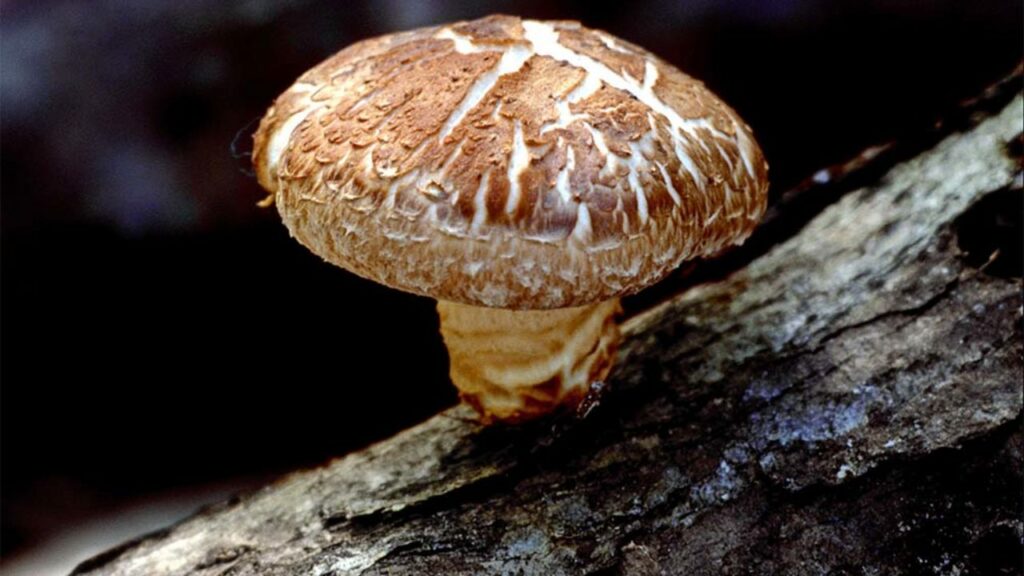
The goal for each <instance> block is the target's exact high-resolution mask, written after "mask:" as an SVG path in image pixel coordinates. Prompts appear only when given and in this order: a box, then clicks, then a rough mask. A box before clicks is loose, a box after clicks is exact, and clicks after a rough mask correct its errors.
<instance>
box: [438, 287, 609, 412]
mask: <svg viewBox="0 0 1024 576" xmlns="http://www.w3.org/2000/svg"><path fill="white" fill-rule="evenodd" d="M621 310H622V308H621V307H620V306H619V299H618V298H613V299H611V300H607V301H605V302H599V303H597V304H593V305H590V306H581V307H578V308H560V309H556V310H521V311H519V310H503V309H500V308H484V307H480V306H469V305H466V304H457V303H454V302H446V301H444V300H441V301H438V303H437V311H438V313H439V314H440V316H441V335H442V336H443V337H444V341H445V344H446V345H447V346H448V355H449V357H450V358H451V379H452V382H453V383H454V384H455V386H456V387H458V389H459V394H460V396H461V397H462V399H463V400H465V401H466V402H467V403H469V404H471V405H472V406H473V407H474V408H476V410H477V411H478V412H479V413H480V415H481V417H482V418H483V419H484V420H485V421H490V420H506V421H516V420H526V419H530V418H534V417H537V416H541V415H543V414H547V413H549V412H552V411H553V410H555V409H557V408H558V407H560V406H565V407H568V408H574V407H576V406H578V405H579V403H580V402H581V401H582V400H583V399H584V398H586V397H587V394H588V393H589V392H590V390H591V387H592V385H593V384H594V383H596V382H600V381H603V380H604V378H605V376H607V375H608V371H609V370H610V369H611V367H612V362H613V361H614V355H615V350H616V348H617V345H618V340H619V328H618V325H617V324H616V322H615V317H616V315H617V314H618V313H619V312H621Z"/></svg>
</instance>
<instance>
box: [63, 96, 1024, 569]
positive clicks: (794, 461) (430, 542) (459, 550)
mask: <svg viewBox="0 0 1024 576" xmlns="http://www.w3.org/2000/svg"><path fill="white" fill-rule="evenodd" d="M1018 79H1019V78H1018ZM1017 90H1018V88H1017V87H1016V86H1014V88H1013V92H1011V94H1012V101H1010V102H1009V104H1008V105H1006V102H1007V101H1008V100H1009V99H1010V98H1009V97H1007V98H1004V99H1003V101H1002V103H1001V105H1000V107H997V108H996V109H995V110H990V111H989V112H988V113H986V114H984V118H974V120H973V121H972V122H971V124H970V125H969V126H962V127H956V128H962V130H961V131H957V132H952V128H950V129H949V130H947V131H946V133H945V134H944V136H943V137H942V138H938V137H936V138H935V141H934V142H932V143H930V144H929V145H928V146H927V149H926V150H922V151H918V152H920V153H916V154H914V155H911V157H909V159H907V160H906V161H904V162H901V163H899V164H897V165H895V166H892V168H891V169H890V170H888V171H885V172H880V173H878V174H876V175H875V176H873V177H871V178H870V179H869V181H868V182H865V183H863V184H865V185H864V186H862V187H860V188H858V189H856V190H853V191H851V192H849V193H846V194H843V195H841V197H838V199H836V201H834V202H832V203H831V204H830V205H829V206H827V207H826V208H825V209H824V210H822V211H821V212H820V213H818V214H817V215H816V216H815V217H814V218H813V219H810V220H809V221H808V222H807V223H806V225H805V226H803V227H802V229H800V230H799V231H796V230H794V231H792V232H791V236H790V237H789V238H788V239H785V240H783V241H781V242H779V243H777V244H775V245H774V246H773V247H771V248H770V249H768V250H764V251H763V252H764V253H763V254H759V255H757V257H756V258H753V259H752V260H751V261H749V262H748V263H746V264H745V265H744V266H742V267H741V268H739V269H738V270H736V271H735V272H734V273H732V274H731V275H728V276H727V277H725V278H724V279H719V280H716V281H712V282H706V283H703V284H699V285H697V286H694V287H692V288H691V289H689V290H687V291H685V292H682V293H680V294H675V295H673V296H672V297H671V298H669V299H668V300H667V301H665V302H663V303H661V304H660V305H658V306H655V307H654V308H652V309H649V310H647V311H645V312H643V313H641V314H639V315H637V316H635V317H633V318H631V319H629V320H628V321H627V322H626V323H625V325H624V333H625V342H624V345H623V347H622V350H621V356H620V360H619V363H618V367H617V368H616V370H615V371H614V373H613V375H612V377H611V378H610V380H609V382H608V385H607V392H606V394H605V396H604V397H603V400H602V402H601V404H600V405H599V406H598V407H597V408H595V409H594V410H593V411H592V412H591V413H590V414H589V415H588V416H587V417H586V418H585V419H582V420H578V421H575V420H574V421H570V420H568V419H563V420H560V421H557V422H554V423H552V422H542V423H534V424H531V425H527V426H523V427H517V428H503V427H492V428H482V427H480V426H479V425H477V424H475V423H474V422H473V421H472V420H471V414H470V413H468V411H467V409H465V408H463V407H458V408H453V409H451V410H448V411H446V412H444V413H442V414H439V415H437V416H435V417H434V418H432V419H430V420H428V421H426V422H424V423H423V424H421V425H419V426H416V427H415V428H412V429H409V430H406V431H404V432H402V433H400V434H398V435H397V436H395V437H394V438H391V439H389V440H387V441H384V442H381V443H379V444H377V445H375V446H372V447H370V448H368V449H366V450H363V451H361V452H358V453H355V454H351V455H348V456H346V457H344V458H341V459H339V460H337V461H334V462H332V463H330V464H329V465H326V466H324V467H321V468H318V469H315V470H308V471H303V472H297V473H295V474H293V475H291V476H288V477H286V478H284V479H282V480H280V481H279V482H277V483H275V484H273V485H271V486H267V487H266V488H263V489H262V490H259V491H257V492H255V493H252V494H249V495H245V496H242V497H239V498H236V499H234V500H232V501H230V502H226V503H223V504H221V505H218V506H215V507H212V508H210V509H206V510H203V511H201V512H199V513H198V514H196V515H195V516H193V517H192V518H190V519H188V520H185V521H183V522H181V523H180V524H178V525H176V526H173V527H171V528H169V529H167V530H164V531H162V532H159V533H156V534H152V535H149V536H146V537H144V538H141V539H140V540H137V541H135V542H131V543H128V544H126V545H124V546H122V547H120V548H118V549H115V550H112V551H110V552H108V553H106V554H104V555H101V556H99V557H97V558H94V559H92V560H90V561H88V562H86V563H85V564H83V565H82V566H80V567H79V569H78V570H77V573H79V574H109V575H114V574H146V575H154V576H156V575H165V574H167V575H170V574H201V575H210V576H212V575H228V574H232V575H242V574H268V575H269V574H316V575H324V574H337V575H341V574H365V575H375V574H481V573H495V574H545V575H554V574H584V573H594V574H620V573H621V574H638V575H640V574H642V575H652V574H719V573H725V574H906V573H938V574H967V573H978V574H980V573H1000V571H1004V572H1007V573H1017V572H1019V571H1020V569H1021V568H1020V553H1021V542H1022V536H1024V526H1022V521H1021V513H1020V512H1021V507H1022V496H1021V491H1020V487H1021V482H1022V476H1021V455H1022V450H1024V444H1022V436H1021V430H1020V423H1021V420H1020V413H1021V407H1022V371H1024V361H1022V354H1024V350H1022V328H1021V323H1022V298H1021V290H1022V284H1021V279H1020V278H1019V277H1018V276H1017V275H1018V274H1019V272H1018V271H1016V270H1017V269H1016V268H1014V266H1015V263H1013V262H1009V263H1007V262H1006V261H1005V257H1006V254H1005V252H1006V250H1005V247H1004V249H1003V250H1002V251H1000V249H999V247H998V246H995V247H993V246H990V245H989V244H986V242H987V241H988V240H990V236H991V235H993V234H994V233H995V232H994V230H995V228H996V226H997V225H996V224H993V222H996V220H997V219H998V218H999V217H1000V215H1001V214H1002V215H1003V216H1005V214H1006V212H1005V211H1006V210H1017V209H1019V208H1018V206H1019V205H1020V204H1019V202H1020V197H1021V190H1020V186H1021V181H1020V178H1021V176H1020V174H1021V172H1020V170H1021V168H1020V163H1019V158H1017V157H1015V156H1016V155H1019V145H1020V138H1021V126H1022V121H1024V120H1022V99H1021V97H1020V96H1019V95H1017V94H1016V91H1017ZM859 170H862V167H860V166H855V167H853V169H852V171H853V172H857V171H859ZM830 185H831V184H824V185H821V186H810V187H808V188H807V189H805V190H804V191H803V193H804V194H812V195H813V194H814V193H815V191H817V190H821V191H822V193H823V194H824V193H825V192H826V191H828V190H831V189H830V188H828V186H830ZM837 196H838V194H837ZM979 251H982V253H979ZM1001 258H1002V260H1001ZM1018 264H1019V263H1018ZM1007 270H1009V271H1010V272H1007Z"/></svg>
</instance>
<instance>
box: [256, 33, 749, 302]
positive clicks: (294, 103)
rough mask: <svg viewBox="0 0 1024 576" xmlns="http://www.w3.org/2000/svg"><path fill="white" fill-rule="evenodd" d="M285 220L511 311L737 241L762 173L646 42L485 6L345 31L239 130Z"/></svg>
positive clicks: (570, 296) (355, 255)
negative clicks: (250, 125) (385, 29)
mask: <svg viewBox="0 0 1024 576" xmlns="http://www.w3.org/2000/svg"><path fill="white" fill-rule="evenodd" d="M253 159H254V164H255V166H256V171H257V175H258V178H259V181H260V183H261V184H262V185H263V186H264V187H265V188H267V190H269V191H270V192H271V194H272V195H273V198H274V201H275V203H276V205H277V208H278V210H279V211H280V214H281V217H282V219H283V220H284V222H285V224H286V225H287V227H288V229H289V230H290V231H291V233H292V235H293V236H295V237H296V238H297V239H298V240H299V241H300V242H301V243H302V244H304V245H305V246H307V247H308V248H309V249H310V250H312V251H313V252H315V253H316V254H318V255H320V256H321V257H322V258H324V259H326V260H328V261H330V262H332V263H334V264H336V265H338V266H341V267H343V268H346V269H348V270H351V271H352V272H354V273H356V274H359V275H361V276H364V277H366V278H369V279H372V280H375V281H377V282H380V283H382V284H386V285H388V286H391V287H394V288H397V289H400V290H405V291H409V292H415V293H418V294H423V295H427V296H431V297H434V298H439V299H444V300H450V301H454V302H461V303H465V304H472V305H478V306H488V307H502V308H514V309H540V308H561V307H567V306H580V305H583V304H589V303H593V302H597V301H601V300H605V299H607V298H611V297H614V296H620V295H623V294H629V293H632V292H636V291H638V290H640V289H641V288H644V287H645V286H648V285H649V284H652V283H654V282H656V281H658V280H659V279H661V278H662V277H663V276H665V275H666V274H668V273H669V272H670V271H671V270H672V269H674V268H675V267H677V266H678V265H679V263H680V262H682V261H684V260H687V259H691V258H696V257H701V256H708V255H712V254H714V253H715V252H717V251H719V250H721V249H722V248H724V247H726V246H728V245H731V244H736V243H739V242H742V240H743V239H744V238H746V237H747V235H749V233H750V231H751V230H752V229H753V228H754V226H755V224H756V223H757V222H758V221H759V220H760V218H761V216H762V215H763V213H764V209H765V203H766V194H767V188H768V182H767V170H768V166H767V164H766V162H765V160H764V157H763V155H762V154H761V151H760V149H759V148H758V146H757V144H756V142H755V141H754V139H753V137H752V135H751V133H750V129H749V127H747V126H746V125H745V124H744V123H743V121H742V120H741V119H740V118H739V117H738V116H737V115H736V113H735V112H733V111H732V110H731V109H730V108H729V107H728V106H726V105H725V104H724V103H723V102H722V101H721V100H719V99H718V98H717V97H716V96H715V95H714V94H712V93H711V92H710V91H709V90H707V89H706V88H705V87H704V85H703V84H702V83H700V82H699V81H696V80H694V79H693V78H690V77H689V76H687V75H685V74H683V73H682V72H680V71H679V70H677V69H676V68H674V67H673V66H671V65H670V64H667V63H665V62H664V61H662V60H660V59H659V58H657V57H656V56H654V55H652V54H650V53H649V52H647V51H645V50H643V49H642V48H640V47H638V46H635V45H633V44H630V43H628V42H626V41H623V40H620V39H618V38H615V37H613V36H611V35H609V34H607V33H605V32H601V31H597V30H591V29H588V28H585V27H583V26H581V25H580V24H579V23H577V22H564V21H551V22H545V21H531V20H520V19H519V18H516V17H510V16H490V17H487V18H483V19H480V20H474V21H471V22H461V23H457V24H451V25H447V26H439V27H432V28H423V29H419V30H413V31H411V32H403V33H398V34H391V35H387V36H382V37H379V38H373V39H370V40H365V41H362V42H358V43H356V44H353V45H351V46H349V47H348V48H345V49H344V50H342V51H341V52H339V53H337V54H335V55H334V56H332V57H331V58H329V59H328V60H326V61H325V62H323V63H321V64H320V65H318V66H316V67H315V68H313V69H312V70H310V71H309V72H307V73H305V74H304V75H303V76H302V77H301V78H299V79H298V81H296V82H295V84H294V85H292V86H291V87H290V88H289V89H288V90H287V91H286V92H285V93H284V94H282V95H281V96H280V97H279V98H278V99H277V101H276V102H275V103H274V105H273V107H271V108H270V110H269V111H268V112H267V115H266V116H265V117H264V118H263V121H262V122H261V123H260V127H259V129H258V131H257V132H256V135H255V146H254V154H253Z"/></svg>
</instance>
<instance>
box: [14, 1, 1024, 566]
mask: <svg viewBox="0 0 1024 576" xmlns="http://www.w3.org/2000/svg"><path fill="white" fill-rule="evenodd" d="M0 11H2V20H0V26H2V28H0V42H2V45H0V57H2V67H0V112H2V140H0V144H2V154H0V163H2V165H0V177H2V217H3V221H2V260H0V261H2V290H0V294H2V303H0V305H2V333H0V342H2V358H0V369H2V373H0V378H2V402H0V406H2V415H0V423H2V459H3V460H2V501H0V506H2V534H0V545H2V549H0V552H2V554H3V555H4V556H6V557H10V556H11V554H13V553H16V552H20V551H24V550H27V549H29V548H30V547H31V546H33V545H38V544H40V543H43V542H45V541H46V540H47V539H48V538H50V539H52V538H53V537H55V536H60V535H61V534H64V533H66V530H67V529H69V528H72V527H74V526H76V525H80V524H81V523H83V522H86V521H87V520H89V519H90V518H95V517H97V516H98V515H99V516H102V515H103V514H107V515H109V514H110V513H111V511H118V510H123V509H125V507H126V506H129V505H130V504H131V503H133V502H134V503H138V502H157V501H160V500H161V499H167V498H175V497H177V496H180V495H182V494H192V493H195V494H198V495H199V496H197V497H196V498H197V501H199V500H202V499H203V498H208V497H212V496H210V494H213V493H216V494H218V495H219V494H220V493H221V492H222V491H230V490H233V489H237V488H241V487H246V486H250V485H254V484H257V483H259V482H262V481H264V480H265V479H267V478H270V477H272V476H273V475H274V474H279V473H281V472H284V471H287V470H290V469H294V468H296V467H302V466H313V465H316V464H317V463H320V462H323V461H324V460H326V459H329V458H331V457H334V456H337V455H341V454H343V453H345V452H347V451H350V450H352V449H355V448H358V447H360V446H363V445H366V444H367V443H369V442H372V441H374V440H377V439H380V438H383V437H385V436H388V435H390V434H392V433H393V432H395V431H397V430H399V429H401V428H404V427H407V426H409V425H410V424H412V423H414V422H417V421H419V420H422V419H424V418H426V417H427V416H429V415H431V414H433V413H434V412H436V411H437V410H439V409H441V408H443V407H444V406H447V405H449V404H451V403H453V402H454V401H455V395H454V393H453V391H452V390H451V388H450V387H449V385H448V384H447V380H446V370H447V359H446V356H445V352H444V348H443V346H442V344H441V342H440V338H439V337H438V336H437V333H436V330H437V320H436V318H435V315H434V312H433V305H432V303H431V302H430V301H428V300H425V299H421V298H417V297H411V296H407V295H402V294H398V293H395V292H392V291H389V290H385V289H382V288H379V287H377V286H374V285H372V284H370V283H368V282H365V281H362V280H360V279H358V278H355V277H353V276H352V275H350V274H348V273H346V272H343V271H340V270H338V269H335V268H333V267H331V266H328V265H326V264H323V263H321V262H320V261H319V259H318V258H316V257H315V256H313V255H311V254H309V253H307V252H306V251H305V250H304V249H303V248H301V247H300V246H299V245H298V244H297V243H295V242H294V241H292V240H290V239H289V238H288V235H287V232H286V231H285V229H284V228H283V226H281V224H280V223H279V220H278V219H277V217H276V214H275V213H274V211H273V210H263V209H259V208H257V207H256V206H255V203H256V202H257V201H258V200H260V199H261V198H262V197H263V193H262V192H261V190H260V189H259V187H258V186H257V184H256V182H255V180H254V179H253V178H252V177H251V176H250V175H249V173H247V169H248V166H247V163H246V162H247V159H246V158H245V157H244V156H243V153H244V151H245V150H246V149H248V147H249V143H250V134H251V132H252V129H253V127H254V121H255V120H257V119H258V118H259V116H260V115H261V114H262V113H263V111H264V110H265V109H266V107H267V106H268V105H269V104H270V102H271V101H272V99H273V98H274V97H275V96H276V95H277V94H278V93H279V92H281V91H282V90H284V89H285V88H286V87H287V86H288V85H289V84H290V83H291V81H292V80H293V79H294V78H295V77H297V76H298V75H299V74H300V73H302V72H303V71H305V70H306V69H307V68H309V67H311V66H312V65H314V64H316V63H317V62H319V61H320V60H322V59H323V58H325V57H326V56H328V55H329V54H331V53H333V52H334V51H336V50H338V49H340V48H341V47H343V46H345V45H347V44H348V43H351V42H353V41H355V40H358V39H361V38H364V37H367V36H371V35H376V34H382V33H386V32H390V31H395V30H399V29H405V28H410V27H416V26H421V25H428V24H433V23H438V22H443V21H447V20H456V19H465V18H473V17H478V16H482V15H485V14H488V13H491V12H506V13H512V14H520V15H524V16H531V17H536V18H574V19H580V20H582V21H583V22H584V23H585V24H587V25H590V26H593V27H599V28H603V29H606V30H608V31H610V32H612V33H613V34H616V35H618V36H621V37H623V38H625V39H628V40H631V41H633V42H636V43H638V44H641V45H643V46H645V47H647V48H648V49H650V50H652V51H653V52H655V53H657V54H659V55H661V56H663V57H664V58H666V59H667V60H669V61H670V62H673V63H674V64H676V65H677V66H679V67H680V68H682V69H683V70H685V71H687V72H689V73H690V74H692V75H694V76H696V77H698V78H701V79H703V80H704V81H705V82H706V83H707V84H708V85H709V87H710V88H711V89H712V90H714V91H715V92H716V93H718V94H719V95H720V96H721V97H722V98H723V99H725V100H726V101H727V102H729V103H730V104H731V105H732V106H733V107H734V108H736V109H737V110H738V111H739V113H740V114H741V115H742V116H743V117H744V118H745V119H746V120H747V122H748V123H749V124H750V125H751V126H752V127H753V128H754V131H755V133H756V135H757V137H758V140H759V141H760V143H761V145H762V147H763V148H764V151H765V154H766V156H767V157H768V160H769V162H770V163H771V175H772V180H773V194H775V195H778V193H779V192H780V191H782V190H784V189H786V188H787V187H789V186H791V185H793V184H795V183H796V182H798V181H799V180H801V179H803V178H805V177H807V176H809V175H810V174H811V173H813V172H814V171H815V170H816V169H818V168H821V167H823V166H825V165H827V164H831V163H836V162H839V161H842V160H844V159H846V158H848V157H851V156H853V155H855V154H856V153H857V152H859V151H860V150H861V149H863V148H865V147H867V146H869V145H872V144H877V143H881V142H885V141H889V140H892V139H898V138H900V137H901V136H902V135H906V134H910V133H914V132H915V131H920V130H921V129H922V128H923V127H926V126H930V125H931V124H932V123H933V122H934V121H935V120H936V119H937V118H939V117H940V116H941V115H942V114H943V112H944V111H946V110H949V109H950V108H952V107H953V106H955V105H956V103H957V102H958V101H960V100H962V99H964V98H967V97H970V96H973V95H975V94H976V93H977V92H979V91H980V90H981V89H982V88H983V87H984V86H986V85H987V84H989V83H991V82H992V81H994V80H996V79H998V78H999V77H1001V76H1002V75H1003V74H1005V73H1007V72H1008V71H1010V70H1011V69H1012V68H1013V67H1014V66H1015V65H1016V63H1017V62H1018V61H1020V59H1021V46H1022V43H1024V35H1022V26H1021V22H1022V16H1024V15H1022V12H1021V3H1020V2H1019V1H996V0H974V1H971V2H965V1H963V0H937V1H932V2H913V1H891V2H882V1H863V0H832V1H828V0H820V1H812V0H786V1H779V2H770V1H765V0H735V1H729V2H725V1H718V0H688V1H679V2H655V1H641V2H628V3H627V2H617V3H614V4H610V5H608V6H602V5H600V4H597V3H593V2H587V1H582V0H581V1H577V2H572V1H553V0H543V1H527V2H501V1H485V2H470V1H457V0H447V1H446V0H433V1H428V0H408V1H402V0H387V1H377V2H370V1H358V2H357V1H349V2H340V1H338V2H327V1H316V0H292V1H288V2H279V3H271V2H265V1H260V0H252V1H249V2H237V3H229V2H221V1H219V0H217V1H215V0H149V1H146V2H128V1H125V2H114V1H109V0H96V1H92V2H86V1H52V0H51V1H40V0H36V1H23V2H17V1H7V2H4V3H2V4H0ZM236 135H237V136H238V137H237V143H236V144H237V145H235V146H233V145H232V143H233V141H235V140H236ZM240 156H242V157H240ZM210 486H216V487H219V488H217V489H216V490H213V491H212V492H211V491H210V490H208V489H207V488H208V487H210ZM204 495H205V496H204ZM187 502H190V503H191V502H193V501H192V500H187Z"/></svg>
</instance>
